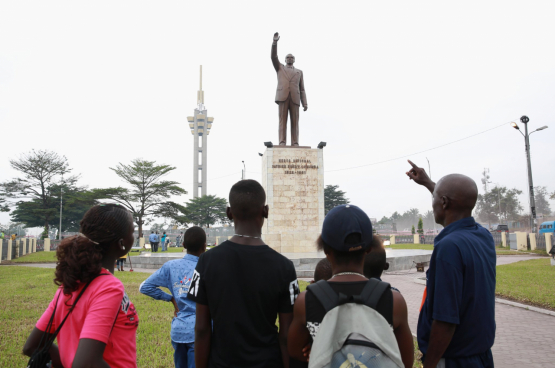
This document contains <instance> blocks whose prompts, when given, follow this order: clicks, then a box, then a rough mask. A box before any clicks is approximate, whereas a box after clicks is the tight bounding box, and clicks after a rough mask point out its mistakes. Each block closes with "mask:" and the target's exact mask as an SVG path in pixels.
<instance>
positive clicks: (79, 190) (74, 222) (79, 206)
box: [11, 177, 101, 232]
mask: <svg viewBox="0 0 555 368" xmlns="http://www.w3.org/2000/svg"><path fill="white" fill-rule="evenodd" d="M51 192H52V200H51V201H50V202H49V207H48V210H50V211H51V212H52V215H51V217H50V218H49V220H50V222H51V224H52V225H50V228H56V229H58V228H59V227H60V226H59V223H60V194H61V192H63V195H62V198H63V201H62V203H63V206H62V229H61V231H62V232H64V231H78V230H79V223H80V222H81V219H82V218H83V215H84V214H85V212H87V211H88V209H89V208H91V207H92V206H94V205H95V204H98V203H99V199H100V197H101V196H99V195H98V193H97V192H95V191H90V190H87V189H86V187H79V186H77V179H76V178H75V177H72V178H69V179H68V180H64V182H63V183H59V184H55V185H52V187H51ZM41 209H42V203H41V202H40V201H39V200H37V199H33V200H31V201H26V202H24V201H19V202H17V203H16V207H15V209H14V210H13V212H12V213H11V216H12V219H13V220H14V221H17V222H21V223H23V224H25V226H27V227H40V226H43V223H42V221H41V219H40V218H38V217H37V216H36V213H37V211H40V210H41ZM58 230H60V229H58Z"/></svg>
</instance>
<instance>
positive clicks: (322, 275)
mask: <svg viewBox="0 0 555 368" xmlns="http://www.w3.org/2000/svg"><path fill="white" fill-rule="evenodd" d="M332 276H333V272H332V270H331V263H330V261H328V259H327V258H324V259H321V260H320V262H318V264H317V265H316V269H315V270H314V282H318V281H320V280H326V281H328V280H329V279H331V278H332Z"/></svg>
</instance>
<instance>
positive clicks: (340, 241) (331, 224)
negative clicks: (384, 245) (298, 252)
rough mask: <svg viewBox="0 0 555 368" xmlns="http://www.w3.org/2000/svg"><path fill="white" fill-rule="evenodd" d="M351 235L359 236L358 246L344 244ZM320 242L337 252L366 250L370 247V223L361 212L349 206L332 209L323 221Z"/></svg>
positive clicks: (355, 207)
mask: <svg viewBox="0 0 555 368" xmlns="http://www.w3.org/2000/svg"><path fill="white" fill-rule="evenodd" d="M353 233H357V234H360V238H361V242H360V243H359V244H345V239H347V237H348V236H349V235H351V234H353ZM322 240H323V241H324V243H326V244H327V245H329V246H330V247H332V248H333V249H335V250H337V251H339V252H350V251H356V250H359V249H367V248H368V247H370V245H372V222H370V219H369V218H368V216H367V215H366V213H364V211H363V210H361V209H360V208H358V207H357V206H353V205H351V204H343V205H341V206H337V207H335V208H333V209H332V210H331V211H330V212H328V214H327V215H326V218H325V219H324V225H323V226H322Z"/></svg>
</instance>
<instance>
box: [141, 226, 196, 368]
mask: <svg viewBox="0 0 555 368" xmlns="http://www.w3.org/2000/svg"><path fill="white" fill-rule="evenodd" d="M183 247H184V248H185V249H187V255H185V257H183V258H182V259H177V260H175V261H169V262H166V263H164V265H163V266H162V268H160V269H159V270H158V271H156V272H155V273H153V274H152V275H151V276H150V277H149V278H148V279H146V280H145V281H144V282H143V283H142V284H141V286H140V287H139V291H140V292H141V293H143V294H145V295H148V296H150V297H152V298H154V299H156V300H164V301H166V302H172V303H173V306H174V308H175V312H174V315H175V318H174V319H173V321H172V329H171V339H172V345H173V347H174V356H173V357H174V363H175V367H176V368H194V367H195V344H194V343H195V321H196V318H195V314H196V303H195V302H194V301H192V300H190V299H187V292H188V291H189V287H190V285H191V280H192V278H193V273H194V271H195V267H196V266H197V263H198V259H199V257H200V255H201V254H202V253H204V252H205V251H206V234H205V232H204V230H202V228H200V227H198V226H194V227H191V228H190V229H188V230H187V231H186V232H185V236H184V240H183ZM159 287H166V288H168V289H169V290H170V292H171V295H170V294H168V293H165V292H163V291H162V290H160V289H159Z"/></svg>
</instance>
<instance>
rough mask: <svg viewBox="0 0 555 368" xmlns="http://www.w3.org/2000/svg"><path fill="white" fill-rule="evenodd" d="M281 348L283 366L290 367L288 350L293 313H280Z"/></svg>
mask: <svg viewBox="0 0 555 368" xmlns="http://www.w3.org/2000/svg"><path fill="white" fill-rule="evenodd" d="M278 316H279V348H280V349H281V359H282V361H283V367H284V368H289V353H288V352H287V335H288V334H289V326H290V325H291V321H292V320H293V313H279V314H278Z"/></svg>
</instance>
